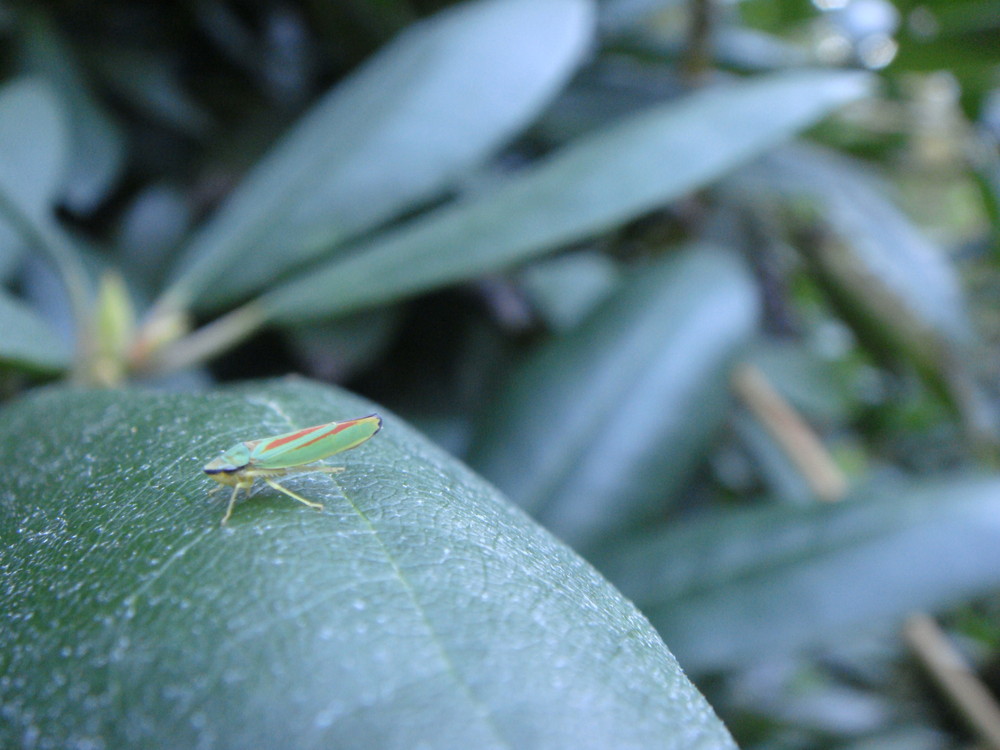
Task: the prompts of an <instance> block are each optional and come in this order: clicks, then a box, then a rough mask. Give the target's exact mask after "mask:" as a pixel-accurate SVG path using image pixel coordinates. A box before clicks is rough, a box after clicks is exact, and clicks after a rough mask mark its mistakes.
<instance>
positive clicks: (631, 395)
mask: <svg viewBox="0 0 1000 750" xmlns="http://www.w3.org/2000/svg"><path fill="white" fill-rule="evenodd" d="M756 313H757V300H756V289H755V287H754V284H753V282H752V280H751V279H750V278H749V276H748V274H747V272H746V271H745V270H744V268H743V267H742V265H741V264H740V261H739V260H738V258H736V257H734V256H733V255H731V254H729V253H727V252H724V251H721V250H719V249H717V248H713V247H708V246H696V247H693V248H691V249H689V250H686V251H685V252H684V253H683V254H682V255H681V256H680V257H669V258H666V259H661V260H659V261H658V262H657V263H656V264H655V265H652V266H650V267H648V268H643V269H639V270H638V272H637V273H636V274H635V275H634V276H633V277H632V278H631V279H630V280H629V281H628V282H625V283H623V284H622V287H621V288H620V289H619V290H618V291H617V292H616V293H615V294H614V295H613V296H612V298H611V299H609V300H608V301H607V303H605V304H604V305H602V306H601V307H599V308H598V309H597V310H595V311H594V313H593V315H592V316H591V317H590V318H589V319H588V320H587V321H586V322H584V323H583V324H581V325H580V327H578V328H577V329H575V330H574V331H573V332H572V333H570V334H568V335H566V336H564V337H562V338H559V339H555V340H554V341H552V342H551V343H550V344H548V345H546V346H543V347H542V348H541V350H539V351H538V352H536V353H535V354H534V356H532V357H531V358H529V359H528V361H527V362H525V363H524V365H523V366H522V367H520V368H519V369H518V370H517V371H516V372H515V373H514V375H513V377H512V378H511V379H510V382H509V384H508V385H507V387H505V388H503V389H501V391H500V393H499V394H498V395H497V397H496V399H495V401H494V403H493V405H492V408H491V409H489V410H488V411H487V414H486V415H485V417H484V418H483V419H481V420H480V427H479V433H478V436H477V439H476V441H475V442H474V445H473V448H472V450H471V452H470V458H469V460H470V463H471V465H472V466H473V467H475V468H476V469H477V470H479V471H480V472H481V473H482V474H483V475H484V476H485V477H487V478H488V479H490V480H491V481H493V482H494V483H496V484H497V486H499V487H500V488H501V489H502V490H504V492H506V493H507V494H508V495H509V496H510V497H511V498H512V499H513V500H515V501H516V502H518V503H519V504H521V505H522V507H524V508H525V509H527V510H529V511H530V512H531V513H533V514H534V515H535V516H536V517H537V518H538V519H539V520H540V521H541V522H542V523H543V524H544V525H545V526H546V527H547V528H549V529H550V530H551V531H553V532H554V533H555V534H556V535H557V536H559V537H560V538H562V539H563V540H564V541H567V542H569V543H570V544H572V545H574V546H576V547H577V548H578V549H584V548H586V547H588V546H589V545H592V544H594V543H595V542H597V541H599V540H600V538H601V537H602V536H603V535H606V534H609V533H611V532H614V531H616V530H620V529H622V528H624V527H627V526H629V525H630V524H634V523H636V522H637V521H638V520H640V519H644V518H648V517H649V516H651V515H655V514H656V513H657V512H662V510H663V509H665V508H666V507H667V506H668V505H669V503H670V501H671V496H672V494H673V493H674V492H676V491H677V489H678V488H679V487H681V486H682V485H683V483H684V481H685V480H686V479H687V478H688V477H689V476H690V473H691V470H692V469H693V468H694V467H695V466H696V465H697V462H698V460H699V459H700V458H701V457H702V455H703V453H704V451H705V449H706V446H707V444H708V442H709V441H710V440H711V438H712V437H713V436H714V434H715V432H716V431H717V429H718V427H719V426H720V425H721V423H722V420H723V419H724V418H725V415H726V410H727V405H728V398H727V397H728V383H729V380H728V376H729V368H730V366H731V364H732V362H733V359H734V357H735V356H736V355H737V354H738V353H739V351H740V350H741V348H742V347H743V346H744V345H745V344H746V343H747V340H748V339H749V337H750V335H751V334H752V333H753V331H754V329H755V324H756Z"/></svg>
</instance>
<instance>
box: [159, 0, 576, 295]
mask: <svg viewBox="0 0 1000 750" xmlns="http://www.w3.org/2000/svg"><path fill="white" fill-rule="evenodd" d="M592 15H593V9H592V7H591V5H590V2H589V0H480V1H479V2H473V3H468V4H466V5H462V6H459V7H456V8H452V9H449V10H447V11H445V12H443V13H440V14H439V15H437V16H435V17H433V18H431V19H429V20H427V21H425V22H423V23H420V24H417V25H415V26H413V27H412V28H410V29H409V30H407V31H406V32H405V33H403V34H402V35H400V36H399V37H398V38H397V39H396V40H395V41H393V42H392V43H391V44H389V45H388V46H387V47H386V48H385V49H384V50H382V51H381V52H380V53H379V54H377V55H376V56H375V57H374V58H373V59H372V60H371V61H369V62H368V63H367V64H366V65H364V66H363V67H362V68H361V69H360V70H358V71H357V72H356V73H355V74H354V75H352V76H351V77H350V78H349V79H347V80H346V81H344V82H343V83H342V84H340V85H339V86H337V87H336V88H335V89H334V90H332V91H331V92H330V93H329V94H327V95H326V96H325V97H324V98H323V99H321V100H320V101H319V103H317V104H316V105H315V106H314V107H313V108H312V110H311V111H310V112H309V113H308V114H307V115H306V116H305V117H304V118H303V119H302V120H301V121H300V122H299V123H298V125H296V126H295V128H293V129H292V131H291V132H289V133H288V134H287V135H286V136H285V137H284V138H283V139H282V140H281V141H280V142H279V143H278V144H277V145H276V146H275V147H274V148H273V149H272V151H271V152H270V153H269V154H268V155H267V156H266V157H265V158H264V160H263V161H262V162H261V163H260V165H259V166H258V167H257V168H256V169H255V170H254V171H253V172H252V173H251V174H250V175H248V176H247V178H246V179H245V180H244V182H243V184H242V185H241V186H240V187H239V189H238V190H237V191H236V192H235V193H234V194H233V195H232V196H231V197H230V199H229V200H228V201H227V203H226V204H225V205H224V206H223V207H222V209H220V211H219V212H218V214H217V215H216V216H215V217H214V218H213V219H212V220H211V221H210V222H209V223H208V224H207V225H206V226H205V227H204V229H203V230H202V231H201V232H199V233H198V234H197V235H196V236H195V237H194V239H193V240H192V242H191V244H190V245H189V246H188V248H187V251H186V253H185V255H184V256H183V258H182V261H181V265H180V272H179V274H178V275H177V276H175V278H174V282H173V283H174V284H175V293H177V292H178V291H179V292H180V293H182V294H186V295H188V296H191V297H198V296H202V295H204V297H205V299H206V300H207V301H209V302H211V303H212V304H216V305H217V304H219V303H220V302H222V301H225V300H231V299H233V298H234V297H239V296H241V295H246V294H247V293H249V292H251V291H253V290H255V289H259V288H260V287H261V286H264V285H266V284H267V283H269V282H270V281H271V280H273V279H274V278H275V277H276V276H278V275H280V274H281V273H283V272H287V271H288V270H289V269H291V268H295V267H296V266H298V265H301V264H302V263H303V262H304V261H306V260H308V259H310V258H313V257H315V256H316V255H317V254H320V253H323V252H325V251H327V250H329V249H331V248H332V247H334V246H335V245H337V244H338V243H339V242H342V241H343V240H344V239H346V238H349V237H351V236H353V235H356V234H358V233H360V232H362V231H364V230H366V229H369V228H370V227H372V226H374V225H376V224H378V223H379V222H382V221H384V220H386V219H389V218H391V217H392V216H394V215H395V214H397V213H399V212H401V211H403V210H405V209H406V208H408V207H410V206H411V205H413V204H414V203H415V202H418V201H421V200H427V199H429V198H433V197H434V196H435V195H437V194H438V193H439V192H441V191H442V190H444V189H446V188H447V187H449V186H450V185H451V184H452V183H453V181H454V180H455V179H456V178H457V177H458V176H459V175H460V174H461V173H462V172H463V171H464V170H466V169H468V168H470V167H472V166H474V165H476V164H477V163H479V162H480V161H482V160H483V159H484V158H485V157H486V156H488V155H489V154H491V153H492V152H493V151H494V150H495V149H496V148H498V147H499V146H500V145H502V144H503V143H504V142H505V141H507V140H508V139H509V138H511V137H512V136H513V135H514V134H515V133H517V132H518V131H519V130H520V129H522V128H523V127H524V126H525V125H527V124H528V123H529V122H530V121H531V120H532V119H533V118H534V117H535V115H536V114H537V113H538V111H539V110H540V109H541V107H543V106H544V104H545V103H546V102H547V101H548V100H549V98H550V97H551V96H553V95H554V94H555V93H556V92H557V91H558V90H559V88H560V87H561V86H562V84H563V82H564V81H565V80H566V78H567V77H568V75H569V74H570V73H571V72H572V71H573V70H574V69H575V67H576V66H577V64H578V63H579V62H580V59H581V57H582V55H583V53H584V52H585V51H586V49H587V45H588V42H589V40H590V37H591V33H592V25H593V20H592ZM226 270H231V271H232V272H231V273H224V271H226Z"/></svg>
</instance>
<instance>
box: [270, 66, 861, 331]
mask: <svg viewBox="0 0 1000 750" xmlns="http://www.w3.org/2000/svg"><path fill="white" fill-rule="evenodd" d="M867 82H868V78H866V77H865V76H863V75H860V74H857V73H844V72H820V71H805V72H802V71H798V72H794V73H782V74H779V75H773V76H768V77H764V78H759V79H756V80H751V81H748V82H745V83H737V84H732V85H727V86H719V87H715V88H711V89H708V90H705V91H702V92H699V93H696V94H692V95H690V96H688V97H685V98H684V99H682V100H680V101H677V102H671V103H669V104H665V105H662V106H659V107H656V108H654V109H652V110H649V111H647V112H644V113H642V114H640V115H637V116H634V117H632V118H630V119H628V120H626V121H624V122H622V123H620V124H619V125H617V126H615V127H612V128H609V129H607V130H604V131H602V132H599V133H596V134H594V135H591V136H588V137H585V138H582V139H580V140H579V141H577V142H575V143H573V144H572V145H570V146H568V147H566V148H564V149H563V150H562V151H560V152H559V153H557V154H555V155H554V156H552V157H550V158H549V159H547V160H545V161H543V162H541V163H540V164H539V165H537V166H534V167H532V168H531V169H528V170H526V171H524V172H523V173H521V174H519V175H517V176H515V177H513V178H511V179H510V180H509V181H507V182H506V183H505V184H504V185H503V186H501V187H500V188H499V189H497V190H495V191H493V192H492V193H490V194H486V195H477V196H473V197H469V198H466V199H465V200H462V201H459V202H457V203H455V204H453V205H450V206H447V207H445V208H443V209H441V210H438V211H435V212H433V213H431V214H429V215H427V216H425V217H423V218H420V219H417V220H415V221H413V222H410V223H409V224H407V225H404V226H402V227H400V228H399V229H397V230H395V231H392V232H390V233H388V234H386V235H384V236H382V237H380V238H377V239H375V240H372V241H371V242H370V243H367V244H364V245H362V246H359V247H357V248H355V249H354V250H353V252H352V254H351V255H349V256H347V257H337V258H334V259H332V260H330V261H328V262H326V263H324V264H321V265H320V266H319V267H318V268H316V269H314V270H312V271H310V272H309V273H308V274H304V275H302V276H301V277H299V278H297V279H295V280H293V281H290V282H288V283H287V284H285V285H283V286H281V287H279V288H278V289H276V290H275V291H274V292H273V293H270V294H268V295H266V296H265V297H264V298H263V303H264V305H265V306H266V308H267V310H268V313H269V315H270V317H271V318H272V319H275V320H280V321H294V320H305V319H313V318H320V317H327V316H332V315H335V314H339V313H344V312H347V311H349V310H353V309H357V308H360V307H366V306H371V305H375V304H378V303H384V302H387V301H390V300H396V299H399V298H402V297H406V296H409V295H413V294H416V293H418V292H422V291H426V290H429V289H433V288H435V287H440V286H443V285H445V284H450V283H454V282H456V281H460V280H463V279H468V278H470V277H475V276H478V275H480V274H483V273H486V272H490V271H495V270H497V269H501V268H505V267H507V266H510V265H512V264H514V263H517V262H520V261H523V260H525V259H527V258H530V257H533V256H536V255H539V254H541V253H544V252H547V251H549V250H553V249H555V248H557V247H560V246H563V245H565V244H567V243H571V242H576V241H579V240H582V239H584V238H587V237H589V236H592V235H595V234H598V233H600V232H604V231H607V230H610V229H613V228H614V227H616V226H619V225H621V224H622V223H624V222H627V221H629V220H631V219H634V218H636V217H637V216H639V215H641V214H643V213H645V212H648V211H651V210H653V209H655V208H657V207H659V206H662V205H664V204H665V203H667V202H669V201H671V200H673V199H675V198H679V197H681V196H683V195H685V194H687V193H689V192H691V191H692V190H696V189H698V188H700V187H704V186H705V185H706V184H708V183H709V182H711V181H713V180H715V179H717V178H718V177H720V176H721V175H723V174H725V173H726V172H727V171H729V170H730V169H733V168H734V167H735V166H737V165H738V164H740V163H742V162H744V161H746V160H747V159H749V158H751V157H753V156H755V155H757V154H759V153H760V152H762V151H764V150H766V149H767V148H769V147H771V146H773V145H775V144H776V143H780V142H781V141H784V140H786V139H787V138H789V137H791V136H792V135H794V134H795V133H796V132H798V131H800V130H803V129H805V128H807V127H809V126H810V125H812V124H814V123H815V122H816V121H817V120H819V119H820V118H822V117H824V116H825V115H826V114H828V113H829V112H830V111H831V110H833V109H835V108H836V107H838V106H839V105H842V104H844V103H845V102H848V101H851V100H852V99H856V98H858V97H860V96H862V95H863V94H864V93H865V91H866V90H867Z"/></svg>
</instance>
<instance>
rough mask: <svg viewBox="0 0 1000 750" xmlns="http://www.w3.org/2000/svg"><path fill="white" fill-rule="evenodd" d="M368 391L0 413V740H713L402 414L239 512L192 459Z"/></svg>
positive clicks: (523, 532)
mask: <svg viewBox="0 0 1000 750" xmlns="http://www.w3.org/2000/svg"><path fill="white" fill-rule="evenodd" d="M371 411H373V405H372V404H370V403H366V402H363V401H362V400H361V399H358V398H356V397H352V396H349V395H346V394H344V393H342V392H339V391H335V390H332V389H329V388H325V387H322V386H318V385H312V384H308V383H306V382H304V381H301V380H289V381H283V382H275V383H268V384H254V385H249V386H244V387H240V388H231V389H226V390H220V391H215V392H212V393H209V394H202V395H196V394H157V393H150V392H140V391H125V392H121V391H120V392H112V391H100V392H87V391H79V390H64V389H52V390H48V391H45V392H41V393H37V394H35V395H34V396H33V397H31V398H29V399H27V400H24V401H21V402H19V403H16V404H13V405H10V406H8V407H7V408H6V410H5V412H4V413H3V416H2V418H0V468H2V471H3V474H4V482H3V485H2V486H0V510H2V514H0V550H2V553H0V554H2V562H3V564H2V565H0V605H2V606H0V618H2V621H3V627H2V629H0V645H2V648H0V666H2V674H3V675H4V679H2V680H0V704H2V706H3V716H4V721H3V722H2V723H0V744H4V745H6V746H9V745H16V744H19V743H23V741H24V738H25V737H29V736H30V737H31V738H33V739H32V742H33V743H34V744H35V745H36V746H58V747H71V746H82V745H84V744H88V745H91V746H94V745H103V746H105V747H205V746H211V747H214V748H246V747H295V748H328V747H337V748H365V749H367V748H383V749H388V748H406V749H409V748H414V747H425V748H458V747H462V748H566V747H574V748H576V747H579V748H608V747H616V748H647V747H649V748H652V747H656V748H677V749H678V750H680V749H681V748H685V749H686V748H692V747H700V748H725V747H733V745H732V742H731V740H730V738H729V736H728V734H727V733H726V731H725V729H724V728H723V727H722V725H721V724H720V723H719V721H718V720H717V719H716V718H715V717H714V715H713V714H712V712H711V709H710V708H709V707H708V705H707V704H706V702H705V701H704V699H703V698H702V697H701V696H700V695H699V694H698V693H697V691H696V690H695V689H694V688H693V687H692V686H691V684H690V683H689V682H687V680H686V679H685V678H684V676H683V675H682V674H681V672H680V670H679V668H678V666H677V664H676V662H674V660H673V659H672V658H671V657H670V654H669V653H668V652H667V650H666V648H665V647H664V645H663V643H662V642H661V641H660V640H659V639H658V637H657V636H656V634H655V632H654V631H653V630H652V628H651V627H650V625H649V623H648V622H646V620H645V619H644V618H643V617H642V616H641V615H640V614H639V613H638V612H637V611H636V610H635V609H634V608H633V607H632V605H631V604H629V603H628V602H627V601H626V600H625V599H623V598H622V597H621V596H620V595H619V594H618V593H617V592H616V591H615V590H614V589H613V588H612V587H611V586H609V585H608V584H607V582H606V581H604V579H602V578H601V577H600V576H599V575H598V574H597V573H596V572H595V571H594V570H593V569H592V568H590V566H589V565H587V564H586V563H585V562H584V561H583V560H581V559H580V558H579V557H577V556H576V555H575V554H573V553H572V552H571V551H570V550H569V549H567V548H566V547H565V546H563V545H561V544H560V543H558V542H557V541H555V540H554V539H553V538H552V537H551V536H549V535H548V534H547V533H545V532H544V531H543V530H542V529H540V528H539V527H538V526H536V525H535V524H533V523H532V522H531V521H530V520H528V519H527V518H525V517H524V516H523V515H522V514H521V513H520V512H519V511H517V510H516V509H514V508H512V507H511V506H510V505H509V504H508V503H507V501H506V500H504V499H503V498H502V497H501V496H500V495H499V494H498V493H497V492H496V490H494V489H493V488H492V487H490V486H489V485H488V484H486V483H485V482H483V481H482V480H481V479H479V478H478V477H476V476H475V475H473V474H472V473H471V472H470V471H469V470H468V469H466V468H464V467H463V466H462V465H460V464H459V463H458V462H456V461H455V460H454V459H453V458H451V457H449V456H448V455H446V454H445V453H443V452H442V451H441V450H439V449H437V448H435V447H434V446H432V445H431V444H430V443H429V442H428V441H426V440H425V439H424V438H422V437H421V436H420V435H419V434H417V433H416V432H414V431H413V430H412V429H411V428H409V427H407V426H406V425H405V424H403V423H402V422H401V421H400V420H399V419H398V418H396V417H394V416H393V415H391V414H387V413H385V411H384V410H379V411H381V412H382V415H383V417H385V427H384V428H383V430H382V432H380V433H379V434H378V435H377V436H376V437H375V438H374V439H372V440H370V441H368V442H367V443H365V444H364V445H362V446H360V447H358V448H356V449H354V450H351V451H348V452H346V453H344V454H341V455H340V456H338V461H337V462H336V463H337V464H339V465H342V466H344V467H345V471H344V472H342V473H340V474H337V475H335V476H331V475H312V476H308V477H303V478H300V479H297V480H296V479H285V480H284V483H285V484H286V485H287V486H288V487H289V488H293V489H294V490H296V491H298V492H300V493H302V494H303V495H305V496H307V497H309V498H311V499H313V500H319V501H322V502H323V503H325V505H326V508H325V510H323V511H321V512H318V511H315V510H312V509H310V508H305V507H303V506H302V505H301V504H299V503H296V502H294V501H292V500H290V499H289V498H287V497H285V496H283V495H280V494H278V493H275V492H273V491H271V490H269V489H265V490H262V491H259V492H258V493H257V495H256V496H255V497H253V498H251V499H250V500H249V501H246V502H244V503H242V504H240V505H238V506H237V508H236V511H235V513H234V514H233V518H232V520H231V521H230V523H229V526H228V527H226V528H220V526H219V519H220V516H221V511H222V506H223V505H224V500H219V499H218V497H217V496H216V497H215V498H210V497H209V496H208V494H207V492H208V489H209V486H210V485H211V482H209V481H208V479H207V478H206V477H205V476H204V475H203V474H202V473H201V466H202V464H203V463H205V461H206V460H207V459H208V458H211V457H214V456H215V455H216V454H217V452H218V451H220V450H223V449H225V448H227V447H229V446H230V445H232V444H233V443H234V442H236V441H238V440H241V439H247V438H251V437H259V436H262V435H268V434H277V433H280V432H282V431H285V430H287V429H289V428H294V427H300V426H303V425H307V424H312V423H314V422H316V420H317V419H319V418H322V419H344V418H349V417H353V416H358V415H360V414H367V413H370V412H371Z"/></svg>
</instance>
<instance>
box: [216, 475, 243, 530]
mask: <svg viewBox="0 0 1000 750" xmlns="http://www.w3.org/2000/svg"><path fill="white" fill-rule="evenodd" d="M239 491H240V485H236V486H235V487H233V494H232V495H231V496H230V497H229V506H228V507H227V508H226V515H224V516H223V517H222V523H220V524H219V525H220V526H225V525H226V521H228V520H229V517H230V516H231V515H233V506H234V505H236V495H238V494H239Z"/></svg>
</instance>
